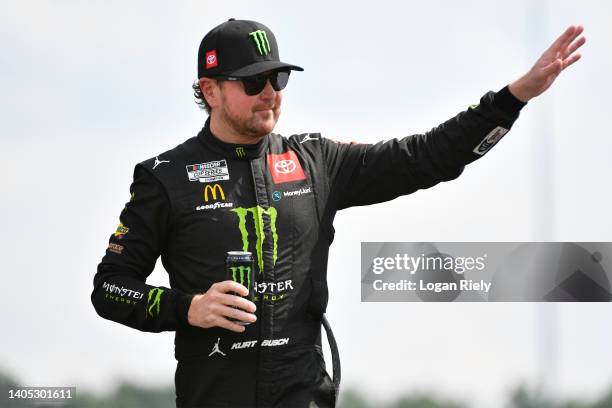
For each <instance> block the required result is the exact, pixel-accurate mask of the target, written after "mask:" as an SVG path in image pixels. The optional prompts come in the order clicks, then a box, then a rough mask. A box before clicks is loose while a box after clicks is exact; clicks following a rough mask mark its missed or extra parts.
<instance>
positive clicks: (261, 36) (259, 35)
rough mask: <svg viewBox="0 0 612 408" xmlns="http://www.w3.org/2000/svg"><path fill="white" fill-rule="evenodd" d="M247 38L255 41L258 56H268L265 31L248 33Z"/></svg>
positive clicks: (268, 44)
mask: <svg viewBox="0 0 612 408" xmlns="http://www.w3.org/2000/svg"><path fill="white" fill-rule="evenodd" d="M249 37H251V38H252V39H253V41H255V44H256V45H257V50H258V51H259V54H260V55H268V54H269V53H270V43H269V42H268V36H267V35H266V32H265V31H263V30H257V31H253V32H252V33H249Z"/></svg>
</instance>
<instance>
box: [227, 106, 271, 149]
mask: <svg viewBox="0 0 612 408" xmlns="http://www.w3.org/2000/svg"><path fill="white" fill-rule="evenodd" d="M223 102H224V103H222V104H221V109H220V112H219V113H220V119H221V120H222V121H223V122H225V123H226V124H227V125H228V126H229V127H231V128H232V129H233V130H234V131H235V132H236V133H237V134H239V135H242V136H246V137H249V138H252V139H254V142H258V141H259V140H260V139H261V138H262V137H264V136H265V135H267V134H268V133H270V132H272V130H273V129H274V126H275V125H276V122H277V121H278V117H279V116H280V108H278V107H276V106H264V105H262V106H256V107H254V108H253V109H252V111H251V112H249V113H248V114H246V115H238V114H236V113H233V112H231V111H230V110H229V109H228V108H227V103H226V101H223Z"/></svg>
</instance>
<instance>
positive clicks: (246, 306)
mask: <svg viewBox="0 0 612 408" xmlns="http://www.w3.org/2000/svg"><path fill="white" fill-rule="evenodd" d="M219 301H220V302H221V303H222V304H224V305H226V306H236V307H239V308H240V309H242V310H245V311H247V312H249V313H255V311H256V310H257V306H255V303H253V302H251V301H250V300H248V299H245V298H242V297H240V296H235V295H230V294H222V295H219Z"/></svg>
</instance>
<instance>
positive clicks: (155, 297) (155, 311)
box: [145, 288, 164, 317]
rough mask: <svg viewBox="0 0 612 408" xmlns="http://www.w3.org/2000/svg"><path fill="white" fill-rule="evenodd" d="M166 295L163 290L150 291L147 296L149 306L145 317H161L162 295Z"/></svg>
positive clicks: (154, 289)
mask: <svg viewBox="0 0 612 408" xmlns="http://www.w3.org/2000/svg"><path fill="white" fill-rule="evenodd" d="M162 293H164V290H163V289H162V288H153V289H150V290H149V294H148V295H147V306H146V308H145V316H146V317H148V316H151V317H157V316H159V306H160V303H161V295H162Z"/></svg>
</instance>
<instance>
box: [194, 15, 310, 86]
mask: <svg viewBox="0 0 612 408" xmlns="http://www.w3.org/2000/svg"><path fill="white" fill-rule="evenodd" d="M277 69H291V70H295V71H303V70H304V69H303V68H301V67H298V66H297V65H291V64H287V63H284V62H281V61H280V57H279V55H278V45H277V44H276V38H275V37H274V34H273V33H272V31H271V30H270V29H269V28H268V27H266V26H265V25H263V24H261V23H258V22H256V21H249V20H236V19H233V18H230V19H229V20H228V21H226V22H225V23H223V24H220V25H218V26H217V27H215V28H213V29H212V30H210V31H209V32H208V34H206V36H205V37H204V39H202V42H201V43H200V49H199V51H198V78H202V77H208V78H213V77H215V76H218V75H224V76H233V77H237V78H242V77H247V76H251V75H257V74H260V73H262V72H265V71H270V70H277Z"/></svg>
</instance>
